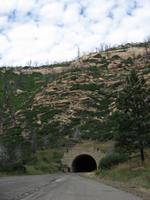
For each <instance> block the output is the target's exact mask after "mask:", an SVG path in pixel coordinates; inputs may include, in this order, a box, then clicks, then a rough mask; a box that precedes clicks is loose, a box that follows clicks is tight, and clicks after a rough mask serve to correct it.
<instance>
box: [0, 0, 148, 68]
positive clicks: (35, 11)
mask: <svg viewBox="0 0 150 200" xmlns="http://www.w3.org/2000/svg"><path fill="white" fill-rule="evenodd" d="M148 35H150V0H0V66H2V65H14V66H15V65H26V64H27V63H29V61H32V63H38V64H44V63H48V62H49V63H53V62H55V61H58V62H59V61H65V60H70V59H73V58H75V57H76V56H77V49H78V47H79V48H80V51H81V53H84V52H89V51H93V50H94V49H95V48H98V47H99V46H100V44H101V43H108V44H112V45H113V44H120V43H125V42H136V41H143V40H144V38H145V37H147V36H148Z"/></svg>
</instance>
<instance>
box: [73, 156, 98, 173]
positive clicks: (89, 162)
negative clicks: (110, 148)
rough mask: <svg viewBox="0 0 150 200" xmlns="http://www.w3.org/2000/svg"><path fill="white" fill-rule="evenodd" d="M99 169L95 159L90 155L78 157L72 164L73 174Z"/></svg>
mask: <svg viewBox="0 0 150 200" xmlns="http://www.w3.org/2000/svg"><path fill="white" fill-rule="evenodd" d="M96 169H97V164H96V161H95V159H94V158H93V157H92V156H90V155H88V154H81V155H79V156H77V157H76V158H75V159H74V160H73V162H72V171H73V172H92V171H94V170H96Z"/></svg>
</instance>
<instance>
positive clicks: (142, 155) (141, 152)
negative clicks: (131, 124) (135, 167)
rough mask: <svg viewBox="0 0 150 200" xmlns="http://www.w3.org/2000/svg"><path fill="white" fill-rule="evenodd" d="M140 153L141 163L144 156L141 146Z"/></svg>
mask: <svg viewBox="0 0 150 200" xmlns="http://www.w3.org/2000/svg"><path fill="white" fill-rule="evenodd" d="M140 155H141V161H142V163H144V161H145V156H144V149H143V147H141V148H140Z"/></svg>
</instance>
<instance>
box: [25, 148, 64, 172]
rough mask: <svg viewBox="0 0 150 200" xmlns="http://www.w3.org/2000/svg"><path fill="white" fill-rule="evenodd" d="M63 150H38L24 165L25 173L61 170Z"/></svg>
mask: <svg viewBox="0 0 150 200" xmlns="http://www.w3.org/2000/svg"><path fill="white" fill-rule="evenodd" d="M62 156H63V152H61V151H57V150H43V151H38V153H37V154H36V155H35V158H34V159H33V160H32V162H30V163H29V164H28V165H26V170H27V174H30V175H35V174H45V173H54V172H58V171H61V166H62V164H61V158H62Z"/></svg>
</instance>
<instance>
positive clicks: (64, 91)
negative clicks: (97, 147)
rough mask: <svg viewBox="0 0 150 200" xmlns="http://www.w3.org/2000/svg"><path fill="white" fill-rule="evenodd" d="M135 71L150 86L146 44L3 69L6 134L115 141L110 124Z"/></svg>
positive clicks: (0, 73)
mask: <svg viewBox="0 0 150 200" xmlns="http://www.w3.org/2000/svg"><path fill="white" fill-rule="evenodd" d="M132 68H136V69H137V70H138V72H139V74H144V77H145V79H146V81H147V83H148V84H150V49H149V48H148V47H147V46H145V44H136V45H131V44H127V45H125V46H120V47H118V48H113V49H108V50H106V51H103V52H94V53H90V54H88V55H84V56H82V57H81V58H79V59H77V60H75V61H72V62H68V63H62V64H59V65H54V66H43V67H35V68H33V67H25V68H15V69H11V68H9V69H6V68H2V69H1V70H0V87H1V90H0V94H1V96H0V98H1V102H2V108H3V109H2V112H1V113H0V117H1V119H3V120H2V121H3V123H2V122H1V127H2V130H3V131H1V134H3V133H4V132H5V131H6V130H7V128H8V127H13V125H17V126H20V127H21V130H22V134H23V135H24V136H28V135H29V132H31V129H32V131H33V130H34V132H36V134H38V136H39V140H40V141H41V138H42V142H43V144H45V143H44V142H45V139H44V138H47V137H48V138H49V140H50V141H51V143H53V142H54V143H56V141H57V142H58V139H59V142H60V141H62V144H63V143H64V142H65V141H67V138H68V137H76V135H78V136H80V137H83V138H92V139H105V138H107V139H109V138H111V137H112V134H111V131H110V126H111V124H108V123H107V121H108V118H109V116H110V115H111V114H112V112H113V111H115V99H116V95H117V91H119V90H121V89H122V84H123V82H124V79H125V76H126V75H127V74H128V72H129V70H131V69H132ZM4 89H5V91H4ZM6 99H7V100H8V101H7V102H6V101H5V100H6ZM10 100H11V101H10ZM10 102H11V103H10ZM10 113H11V114H10ZM13 120H14V121H15V122H14V124H13V123H12V121H13ZM46 141H47V140H46Z"/></svg>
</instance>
